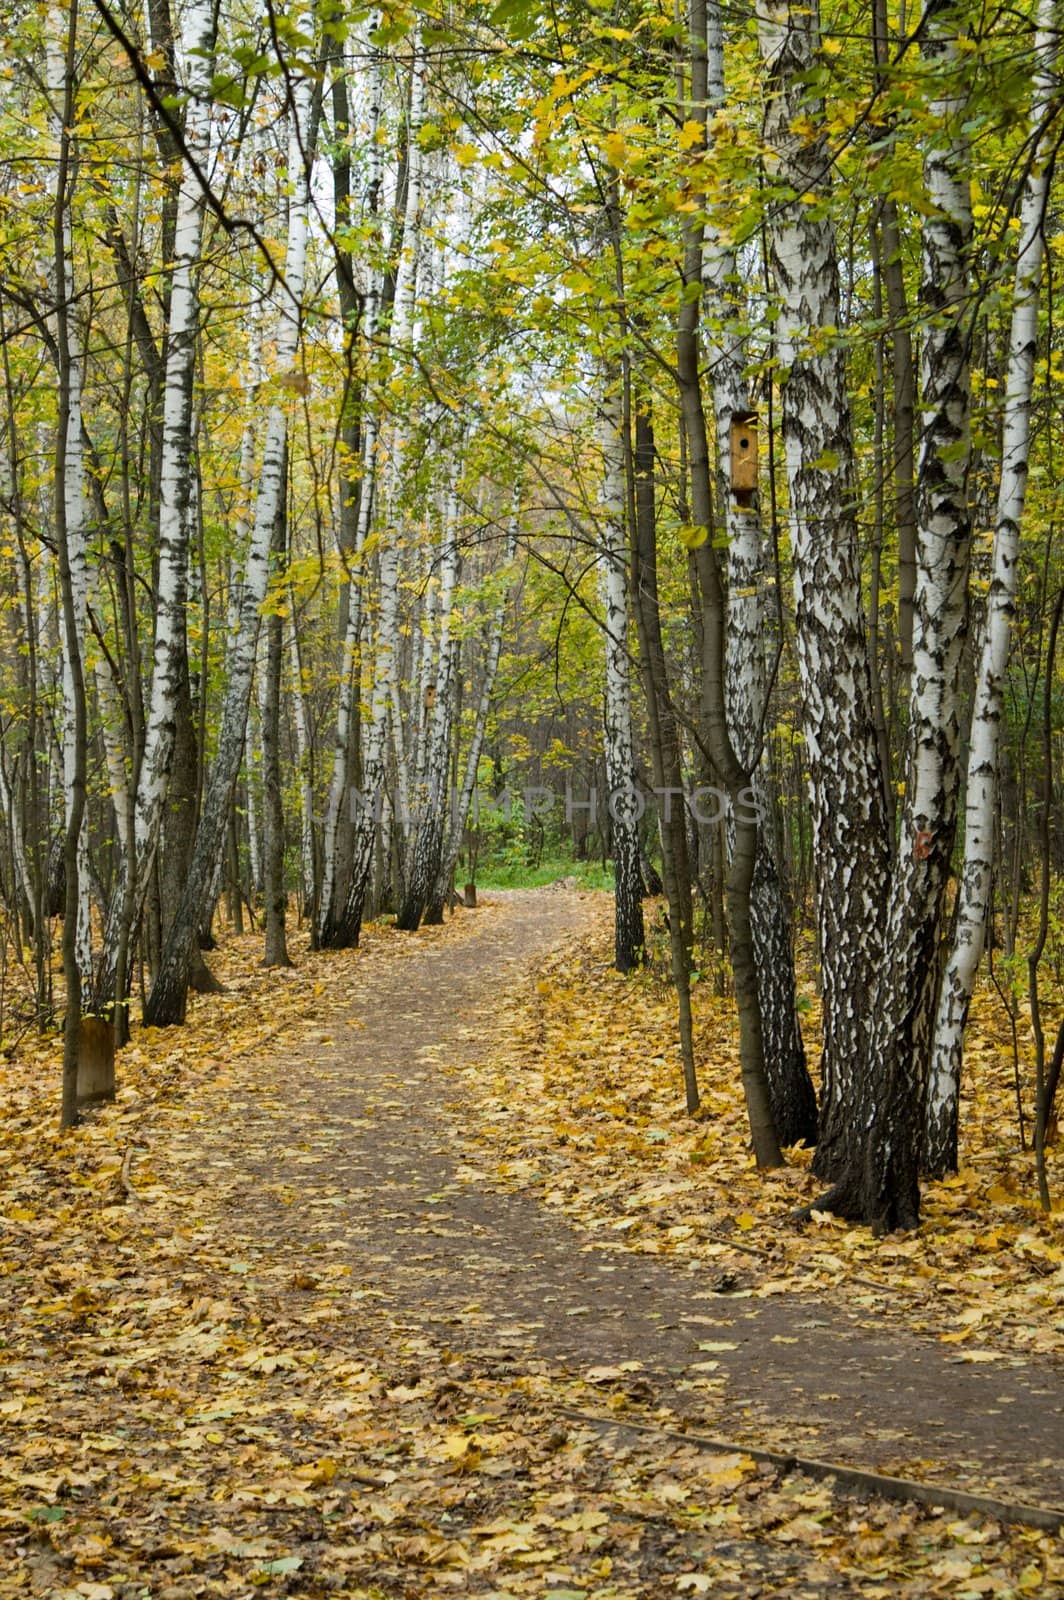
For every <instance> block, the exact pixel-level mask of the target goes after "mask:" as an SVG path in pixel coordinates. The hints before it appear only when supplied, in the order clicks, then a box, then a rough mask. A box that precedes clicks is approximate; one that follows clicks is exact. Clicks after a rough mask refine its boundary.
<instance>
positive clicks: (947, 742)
mask: <svg viewBox="0 0 1064 1600" xmlns="http://www.w3.org/2000/svg"><path fill="white" fill-rule="evenodd" d="M956 28H957V21H956V17H955V16H954V15H953V14H952V13H948V14H947V13H944V12H943V11H942V10H940V9H935V8H932V9H931V10H930V11H929V12H928V13H927V15H926V16H925V19H924V36H923V40H922V50H923V56H924V60H925V62H926V63H927V64H928V67H929V69H930V70H931V71H932V72H935V71H936V70H941V72H942V78H941V80H940V82H941V83H942V85H943V87H942V88H941V90H940V91H939V95H938V98H937V99H936V100H935V101H934V102H933V103H932V105H931V107H930V113H931V119H930V120H931V127H930V128H929V129H928V131H927V132H926V133H925V135H924V147H925V156H924V182H925V186H926V192H927V202H928V210H927V215H926V216H925V219H924V226H923V272H922V279H923V281H922V284H921V303H922V307H923V312H924V315H925V317H926V319H927V320H926V326H925V331H924V336H923V348H922V359H921V368H922V371H921V377H922V391H923V392H922V396H921V404H922V413H923V414H922V444H921V451H920V462H919V468H918V474H917V486H916V502H917V541H916V586H915V594H914V614H913V666H912V679H911V695H910V708H909V728H908V736H907V760H906V779H905V804H904V807H903V810H902V815H901V821H900V829H899V842H898V856H897V862H896V865H895V870H894V878H893V883H892V886H891V894H890V897H889V901H888V910H887V916H886V919H885V921H886V943H885V946H884V958H883V970H882V973H881V977H880V983H879V985H878V987H877V990H876V993H875V1007H874V1015H875V1022H874V1036H873V1041H872V1051H871V1055H870V1061H869V1067H870V1074H871V1078H872V1084H873V1093H874V1099H873V1102H872V1109H873V1112H874V1124H873V1132H872V1136H871V1137H870V1138H869V1142H868V1148H867V1151H866V1155H865V1161H864V1170H863V1172H862V1173H861V1174H860V1175H859V1178H858V1175H857V1174H856V1173H854V1174H853V1175H852V1176H850V1181H851V1182H853V1183H854V1184H855V1186H856V1187H857V1194H858V1200H857V1203H856V1204H851V1203H850V1202H849V1200H847V1201H845V1202H844V1204H843V1205H842V1206H841V1207H840V1209H843V1210H847V1211H849V1210H853V1212H854V1214H856V1215H859V1216H861V1217H863V1218H864V1219H866V1220H868V1221H870V1222H871V1223H872V1224H873V1226H874V1227H875V1228H876V1229H877V1231H884V1230H889V1229H891V1228H895V1227H913V1226H915V1224H916V1222H917V1221H918V1220H919V1164H920V1156H921V1147H922V1139H923V1126H924V1119H923V1116H922V1114H921V1113H922V1110H923V1104H924V1088H925V1084H926V1074H927V1070H928V1066H929V1054H930V1045H931V1029H932V1024H933V1018H934V1004H935V986H936V980H937V974H938V950H939V941H940V937H941V923H942V911H943V905H944V900H945V890H946V882H947V878H948V874H949V866H950V859H951V856H952V852H953V841H954V834H955V829H956V809H957V797H958V792H959V787H960V749H961V692H960V669H961V657H962V652H963V648H964V642H965V638H966V634H967V619H968V606H967V601H968V567H969V557H970V552H971V516H970V511H969V506H968V481H967V480H968V462H969V454H970V419H971V385H970V375H969V349H970V343H971V323H970V298H969V253H970V246H971V231H972V211H971V183H970V176H969V171H970V168H969V152H968V147H967V141H966V137H965V133H964V117H965V93H964V90H963V88H961V87H957V86H959V85H961V84H962V83H963V79H962V76H961V72H960V70H959V68H960V61H961V57H960V54H959V52H958V50H957V46H956V37H955V35H956ZM848 1176H849V1175H848Z"/></svg>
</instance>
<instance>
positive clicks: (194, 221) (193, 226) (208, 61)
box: [95, 0, 216, 1007]
mask: <svg viewBox="0 0 1064 1600" xmlns="http://www.w3.org/2000/svg"><path fill="white" fill-rule="evenodd" d="M215 25H216V18H215V12H214V8H213V6H212V5H211V4H210V3H209V0H192V3H191V4H190V6H189V8H188V11H187V12H186V14H185V17H184V22H183V28H182V37H183V49H182V55H183V58H184V61H185V63H186V69H187V74H188V90H189V93H188V103H187V107H186V114H185V132H184V140H185V145H186V147H187V149H188V150H189V152H190V154H191V155H192V156H193V157H194V158H195V159H196V160H197V161H198V162H199V163H200V166H201V169H202V166H203V164H204V162H205V160H206V155H207V152H208V150H209V146H210V111H211V102H210V83H211V76H212V72H213V59H214V39H215ZM204 209H205V199H204V195H203V190H202V186H201V184H200V182H199V179H198V177H197V176H196V175H195V174H194V173H193V172H192V171H191V170H189V169H187V168H186V169H183V171H182V180H181V187H180V191H179V193H178V199H177V217H176V228H175V234H174V245H173V272H172V274H171V278H170V320H169V326H168V330H167V345H166V375H165V380H164V387H163V422H162V452H161V460H160V481H159V545H158V576H157V581H156V591H155V641H154V646H153V658H152V661H153V664H152V682H151V696H150V700H149V706H148V715H147V726H146V729H145V735H144V752H143V756H142V759H141V761H140V767H139V772H138V777H137V792H136V801H135V807H134V816H135V827H134V834H135V850H133V851H130V852H126V853H123V857H122V867H121V871H120V872H119V875H118V881H117V883H116V886H115V890H114V893H113V895H112V899H111V907H110V911H109V914H108V919H107V928H106V932H105V935H104V949H103V955H102V958H101V961H100V966H99V970H98V973H97V978H96V985H95V1003H96V1004H97V1006H100V1007H103V1006H107V1005H109V1004H110V1003H112V1002H113V1001H114V1000H115V998H116V992H115V983H116V976H117V968H118V962H119V947H120V945H125V946H126V947H127V948H128V946H129V944H130V943H131V942H132V938H133V933H134V928H135V925H136V923H137V922H139V919H140V914H141V911H142V908H143V904H144V898H145V896H146V894H147V893H148V886H149V883H150V880H151V873H152V865H153V862H154V860H155V854H156V850H157V848H158V845H159V838H160V834H161V830H162V821H163V806H164V802H165V799H166V794H167V788H168V785H169V780H170V771H171V767H172V763H173V757H174V747H175V740H176V738H177V727H178V716H179V709H178V707H179V700H180V696H181V694H182V692H186V693H187V685H188V644H187V634H186V614H187V608H188V551H189V540H190V534H191V522H192V519H191V499H192V482H193V459H192V432H193V422H192V387H193V377H194V373H195V362H196V343H197V337H198V332H199V294H198V272H199V265H200V256H201V250H202V240H203V216H204ZM130 877H131V878H132V882H133V888H132V889H130V888H129V884H128V880H129V878H130ZM130 914H132V924H130V922H129V917H130ZM118 999H119V1000H120V1001H124V1000H125V996H124V995H121V996H118Z"/></svg>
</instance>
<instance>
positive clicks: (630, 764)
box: [597, 372, 646, 972]
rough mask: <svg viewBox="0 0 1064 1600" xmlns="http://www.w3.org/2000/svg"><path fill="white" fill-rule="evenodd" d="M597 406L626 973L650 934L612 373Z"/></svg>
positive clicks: (620, 928)
mask: <svg viewBox="0 0 1064 1600" xmlns="http://www.w3.org/2000/svg"><path fill="white" fill-rule="evenodd" d="M598 410H599V419H598V436H599V449H600V451H601V453H602V514H601V516H600V518H599V554H598V558H597V560H598V584H599V598H600V601H601V604H602V610H603V648H604V651H605V658H606V695H605V705H604V718H603V734H604V741H603V742H604V747H605V758H606V787H607V790H608V791H609V793H608V802H607V803H608V807H609V816H610V831H611V834H612V838H613V880H614V882H613V904H614V916H613V934H614V937H613V960H614V965H615V966H616V968H617V970H618V971H619V972H630V971H631V969H632V968H633V967H636V966H638V965H639V964H640V963H641V962H642V960H643V957H644V951H645V944H646V936H645V931H644V928H643V901H642V887H643V884H642V874H641V870H640V865H639V801H638V799H637V795H636V784H635V754H634V748H633V740H632V685H631V654H630V649H629V618H628V582H629V579H628V541H627V539H626V536H625V532H626V521H627V519H626V517H625V475H624V433H623V426H624V424H623V416H622V409H621V396H620V393H619V392H618V390H617V387H616V385H615V384H614V383H613V382H612V381H611V377H610V374H609V373H608V372H606V373H603V374H602V376H601V392H600V395H599V402H598Z"/></svg>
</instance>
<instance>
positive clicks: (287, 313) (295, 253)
mask: <svg viewBox="0 0 1064 1600" xmlns="http://www.w3.org/2000/svg"><path fill="white" fill-rule="evenodd" d="M300 26H301V31H302V32H304V33H306V34H307V35H310V34H311V33H312V31H313V30H312V24H311V20H310V18H309V17H302V18H301V19H300ZM312 101H313V84H312V81H311V79H310V78H309V77H308V76H307V75H306V74H305V73H303V72H298V74H297V75H295V77H294V83H293V87H292V111H291V113H290V116H291V123H290V128H289V137H288V175H289V183H290V185H291V197H290V200H289V206H288V241H287V247H286V251H285V266H284V278H283V281H282V282H281V283H280V284H278V286H277V290H276V295H277V329H276V335H275V345H274V349H275V355H274V360H275V373H276V377H277V378H278V379H280V380H282V381H283V380H284V379H285V378H288V377H290V376H291V373H292V369H293V366H294V363H295V360H296V356H297V353H298V347H299V330H300V312H301V307H302V300H303V289H304V280H305V276H306V259H307V238H308V226H309V177H310V174H309V171H308V165H307V164H308V163H309V161H310V154H311V153H310V150H309V148H308V141H309V136H310V120H311V115H310V114H311V107H312ZM287 426H288V423H287V412H286V408H285V403H284V398H283V395H282V394H275V398H274V399H273V401H272V403H271V405H270V409H269V412H268V415H267V419H266V429H265V437H264V442H263V449H262V460H261V464H260V468H259V480H258V490H257V494H256V497H255V515H254V520H253V525H252V530H251V542H250V547H249V550H248V558H247V563H246V567H245V570H244V580H243V585H242V592H241V597H240V612H239V623H238V631H237V635H236V639H235V641H234V643H233V645H232V648H231V650H230V655H229V664H228V665H229V674H228V680H227V683H226V694H225V703H224V707H223V711H222V726H221V731H220V733H219V737H218V749H217V754H216V756H215V759H214V764H213V766H212V768H211V774H210V778H209V780H208V784H207V792H206V795H205V797H204V802H203V810H202V814H201V817H200V823H199V828H198V830H197V833H196V844H195V849H194V851H193V857H192V863H191V866H190V868H189V878H188V883H187V884H186V887H185V892H184V894H183V895H182V898H181V903H180V905H179V906H178V909H177V912H176V914H175V917H174V924H173V927H172V929H171V930H170V932H169V934H168V936H167V939H166V943H165V946H164V949H163V953H162V957H161V959H160V964H159V972H158V974H157V976H156V979H155V982H154V984H153V986H152V991H151V994H150V996H149V998H148V1004H147V1007H146V1010H145V1020H146V1021H149V1020H150V1021H151V1022H152V1023H154V1024H155V1025H161V1024H166V1023H173V1022H180V1021H183V1020H184V1013H185V1000H186V995H187V981H188V970H189V961H190V956H191V952H192V943H193V941H194V939H195V937H196V930H197V927H198V924H199V920H200V917H201V916H202V914H203V912H204V910H205V909H206V906H207V903H208V897H209V894H210V890H211V883H212V880H213V877H214V872H215V869H216V865H217V863H218V860H219V852H220V849H221V846H222V842H223V840H224V835H225V827H226V823H227V819H228V815H229V808H230V805H231V803H232V795H233V787H234V785H235V783H236V779H237V776H238V774H239V770H240V758H241V753H242V751H243V746H244V736H245V730H246V726H247V717H248V703H249V700H250V698H251V690H252V680H253V675H254V668H255V652H256V646H257V642H258V633H259V621H260V608H261V606H262V602H263V600H264V599H265V597H266V589H267V585H268V582H269V574H270V546H271V541H272V537H273V526H274V519H275V518H276V515H277V508H278V502H279V497H280V495H281V493H282V491H283V482H282V480H283V474H284V457H285V443H286V438H287Z"/></svg>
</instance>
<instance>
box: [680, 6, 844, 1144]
mask: <svg viewBox="0 0 1064 1600" xmlns="http://www.w3.org/2000/svg"><path fill="white" fill-rule="evenodd" d="M707 21H708V28H707V89H708V94H707V98H708V106H709V110H710V112H711V113H715V112H719V111H722V110H723V108H724V105H725V83H724V19H723V15H722V11H721V7H720V6H719V4H716V3H711V4H710V6H709V7H708V18H707ZM712 127H713V124H712V122H711V123H710V137H711V138H712ZM702 282H703V287H704V291H705V301H704V316H703V329H702V338H703V343H704V346H705V350H706V355H707V358H708V366H709V371H710V375H711V384H712V393H713V413H714V420H715V423H716V444H717V460H718V463H719V470H718V473H717V485H718V495H719V499H720V505H721V507H722V508H723V521H724V529H725V535H726V543H727V550H728V638H727V645H726V661H725V674H726V685H727V702H728V706H727V709H728V731H729V735H730V737H731V740H732V742H733V744H734V746H735V749H736V752H737V754H738V755H739V758H740V760H741V762H742V764H743V766H744V767H745V768H746V769H747V770H748V771H749V773H750V781H751V785H752V788H753V790H754V793H755V795H756V797H757V810H758V816H759V819H760V820H759V826H758V837H757V860H756V862H755V865H754V875H753V879H752V882H751V885H750V920H751V927H752V932H753V939H754V959H755V961H756V965H757V994H758V1004H759V1007H760V1011H761V1028H762V1038H763V1050H764V1061H765V1075H766V1079H767V1083H768V1091H769V1099H770V1102H771V1106H772V1120H773V1122H774V1123H775V1126H776V1132H777V1134H778V1136H779V1140H780V1143H781V1144H783V1145H791V1144H798V1143H800V1142H806V1143H809V1144H812V1143H814V1142H815V1140H816V1132H817V1106H816V1094H815V1092H814V1089H813V1084H812V1080H811V1078H810V1076H809V1072H808V1069H807V1067H806V1063H805V1049H804V1047H803V1044H802V1034H801V1028H800V1027H799V1023H798V1013H797V1009H796V985H795V976H794V951H793V948H792V933H791V923H790V916H789V912H788V908H787V904H786V901H785V898H784V889H783V884H782V881H781V877H780V871H779V867H778V865H777V862H776V858H775V852H774V850H773V844H772V840H771V837H770V834H769V830H768V826H767V824H768V819H769V817H770V815H771V805H770V796H769V793H768V789H767V785H766V783H765V781H764V779H763V777H762V776H761V774H760V772H759V767H760V764H761V758H762V751H763V746H764V738H763V729H764V722H765V715H766V709H767V708H766V669H765V645H764V640H765V628H766V617H765V607H764V589H765V561H764V541H765V533H764V528H763V526H762V521H761V515H760V510H759V508H758V503H757V500H758V496H757V493H756V491H755V492H754V493H753V494H752V495H751V496H750V497H749V498H748V503H746V504H744V505H740V504H739V502H738V499H737V497H736V495H735V493H734V492H733V491H732V486H731V481H730V479H731V471H730V461H731V438H732V431H733V427H736V426H738V425H739V424H741V423H742V422H743V420H744V419H746V418H749V417H751V416H753V414H754V412H755V406H754V397H753V394H752V392H751V384H750V382H749V380H748V379H747V377H746V367H747V361H746V356H745V346H744V336H745V326H746V323H745V320H744V311H745V310H746V308H745V307H744V305H743V288H742V278H741V275H740V273H739V271H738V263H737V260H736V254H735V249H734V247H733V246H732V244H731V242H730V239H729V236H728V233H727V229H726V224H723V223H718V222H717V220H716V219H715V216H714V210H713V208H712V206H711V207H710V209H709V218H708V220H707V224H706V235H705V243H704V248H703V260H702Z"/></svg>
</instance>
